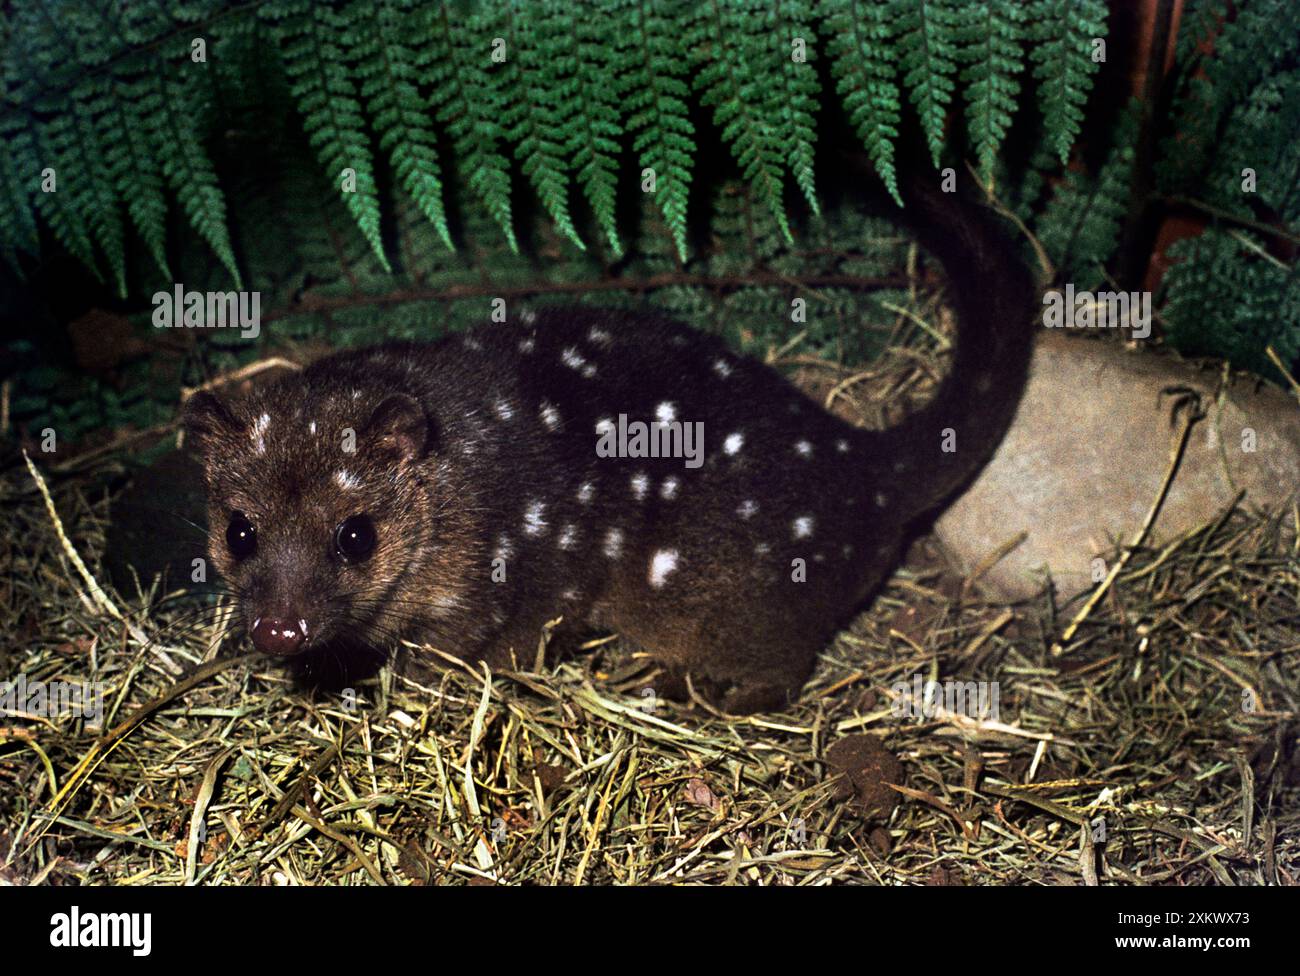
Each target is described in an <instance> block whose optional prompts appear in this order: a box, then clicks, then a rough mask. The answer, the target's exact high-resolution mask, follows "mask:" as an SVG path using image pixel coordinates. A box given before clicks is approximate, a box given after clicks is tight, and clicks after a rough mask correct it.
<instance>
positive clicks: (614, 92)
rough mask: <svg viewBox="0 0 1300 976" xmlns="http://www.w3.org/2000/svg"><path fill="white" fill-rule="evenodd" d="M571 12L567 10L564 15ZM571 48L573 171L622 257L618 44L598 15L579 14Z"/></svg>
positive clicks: (570, 144)
mask: <svg viewBox="0 0 1300 976" xmlns="http://www.w3.org/2000/svg"><path fill="white" fill-rule="evenodd" d="M569 16H570V17H571V16H572V15H569ZM570 31H571V33H570V37H571V53H570V54H569V55H568V57H567V59H566V60H567V61H568V62H569V64H571V65H572V70H573V78H572V79H571V82H570V84H571V86H572V88H573V95H572V97H573V98H574V100H575V106H576V117H575V118H574V120H573V122H572V128H573V137H572V139H571V141H570V143H569V154H570V157H571V159H572V161H573V167H574V169H575V170H576V172H577V177H578V183H579V184H580V185H581V186H582V189H583V192H584V193H585V194H586V197H587V202H588V203H590V204H591V209H592V212H593V213H594V214H595V216H596V223H597V224H598V225H599V226H600V229H601V231H602V232H603V233H604V234H605V239H606V240H608V241H609V247H610V250H611V251H612V252H613V254H614V256H615V257H622V255H623V244H622V242H621V241H620V240H619V236H618V226H617V223H616V221H615V219H614V217H615V213H614V211H615V198H616V195H617V189H618V153H619V145H618V140H619V138H620V137H621V136H622V135H623V126H622V124H621V122H620V120H619V104H618V103H619V92H618V87H617V85H616V84H611V83H610V81H611V79H615V78H617V77H618V76H619V74H620V68H621V66H622V60H623V58H622V54H621V49H620V47H619V46H618V45H617V42H613V43H611V39H610V38H609V37H608V36H607V33H608V24H607V23H606V22H605V21H603V20H602V19H597V18H595V17H587V16H582V15H579V16H578V17H577V18H576V20H572V21H571V25H570Z"/></svg>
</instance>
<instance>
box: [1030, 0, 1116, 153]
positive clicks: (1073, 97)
mask: <svg viewBox="0 0 1300 976" xmlns="http://www.w3.org/2000/svg"><path fill="white" fill-rule="evenodd" d="M1030 17H1031V19H1032V20H1033V21H1034V22H1035V24H1036V27H1037V30H1036V31H1035V34H1034V36H1035V40H1036V41H1037V42H1038V43H1037V44H1036V45H1035V46H1034V47H1033V48H1032V49H1031V51H1030V57H1031V58H1032V59H1033V61H1034V62H1035V67H1034V77H1035V78H1036V79H1038V82H1039V87H1038V102H1039V105H1040V106H1041V108H1042V112H1043V118H1044V119H1045V120H1046V123H1047V140H1048V143H1049V144H1050V145H1051V147H1052V148H1053V149H1054V150H1055V152H1056V155H1057V156H1058V157H1059V158H1060V160H1061V162H1065V161H1066V160H1067V159H1069V157H1070V147H1071V146H1073V145H1074V140H1075V139H1076V138H1077V137H1078V135H1079V131H1080V127H1081V125H1082V123H1083V106H1084V104H1085V103H1086V102H1087V101H1088V93H1089V91H1090V90H1091V88H1092V76H1093V74H1095V73H1096V71H1097V68H1098V65H1097V64H1096V63H1095V62H1094V61H1093V60H1092V43H1093V40H1094V39H1097V38H1104V37H1105V36H1106V5H1105V3H1104V2H1102V0H1037V2H1036V3H1035V4H1034V5H1033V7H1032V8H1031V12H1030Z"/></svg>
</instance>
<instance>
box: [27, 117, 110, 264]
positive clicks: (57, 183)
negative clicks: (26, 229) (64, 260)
mask: <svg viewBox="0 0 1300 976" xmlns="http://www.w3.org/2000/svg"><path fill="white" fill-rule="evenodd" d="M75 125H76V122H75V120H74V118H73V116H72V115H71V114H70V113H64V114H61V115H56V116H54V117H53V118H52V119H50V120H48V121H47V122H46V123H45V125H44V126H38V127H37V130H36V135H35V145H36V152H37V165H38V166H39V169H38V170H37V171H36V172H34V173H29V174H27V179H29V180H30V181H31V182H32V184H33V185H34V186H35V187H36V208H37V210H38V211H40V214H41V216H42V217H44V218H45V222H46V223H47V224H49V226H50V230H52V231H53V232H54V236H55V237H56V238H58V240H59V242H60V243H61V244H63V246H64V247H66V248H67V249H68V251H69V253H71V254H72V256H73V257H75V258H76V259H77V260H78V261H80V262H81V263H82V264H84V265H85V266H86V267H87V268H89V269H90V270H91V272H92V273H93V274H94V275H95V277H96V278H97V279H98V280H100V281H103V280H104V276H103V275H102V274H101V273H100V270H99V265H98V264H97V263H96V261H95V248H94V245H93V244H92V243H91V241H90V236H91V235H90V231H89V229H88V227H87V225H86V218H85V214H86V209H85V208H86V199H85V187H84V185H82V186H80V187H79V186H78V183H77V180H78V176H80V177H81V178H82V179H84V178H85V172H84V170H82V171H81V172H80V173H79V172H78V170H79V167H78V159H77V151H76V136H75V134H74V133H73V131H72V129H73V127H74V126H75ZM47 168H48V169H50V170H52V171H53V176H54V187H55V188H54V189H53V190H48V191H47V190H46V189H45V188H44V187H43V186H42V183H43V182H44V180H43V175H42V174H43V173H44V171H45V170H46V169H47ZM79 197H80V199H78V198H79Z"/></svg>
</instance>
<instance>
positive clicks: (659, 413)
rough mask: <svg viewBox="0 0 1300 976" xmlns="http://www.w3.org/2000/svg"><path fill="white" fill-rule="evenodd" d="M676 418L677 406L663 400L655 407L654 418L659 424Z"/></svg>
mask: <svg viewBox="0 0 1300 976" xmlns="http://www.w3.org/2000/svg"><path fill="white" fill-rule="evenodd" d="M676 419H677V408H676V407H675V406H673V405H672V404H671V403H669V402H668V401H667V400H665V401H664V402H663V403H661V404H659V406H657V407H655V420H657V421H659V423H661V424H671V423H672V422H673V421H674V420H676Z"/></svg>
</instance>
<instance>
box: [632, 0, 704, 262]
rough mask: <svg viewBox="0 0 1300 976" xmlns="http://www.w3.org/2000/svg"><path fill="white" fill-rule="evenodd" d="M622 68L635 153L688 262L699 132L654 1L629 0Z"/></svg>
mask: <svg viewBox="0 0 1300 976" xmlns="http://www.w3.org/2000/svg"><path fill="white" fill-rule="evenodd" d="M623 23H624V25H625V28H626V29H625V30H624V34H623V45H624V49H623V54H624V66H623V74H622V78H621V79H620V89H621V91H622V93H623V96H624V98H625V104H626V107H627V110H628V112H629V115H628V118H627V128H628V131H630V132H633V133H635V135H634V136H633V139H632V150H633V152H635V153H637V156H638V162H639V163H640V165H641V168H642V169H643V170H644V169H649V170H651V171H652V172H653V173H654V178H655V202H656V203H657V204H658V205H659V210H660V212H661V213H662V214H663V215H664V222H665V223H666V224H667V225H668V231H669V233H670V234H672V238H673V243H674V244H675V245H676V248H677V256H678V257H679V258H680V259H681V260H682V261H685V260H686V204H687V199H688V198H689V196H690V184H691V162H692V156H693V155H694V153H695V140H694V138H693V136H694V134H695V127H694V126H693V125H691V120H690V116H689V113H688V109H687V106H686V99H687V98H688V97H689V96H690V89H689V88H688V87H687V86H686V83H685V82H684V81H682V75H684V74H685V73H686V65H685V63H684V61H683V59H682V58H680V57H679V56H678V55H679V51H678V48H677V37H676V35H675V32H674V30H673V27H674V21H673V20H671V19H670V18H669V16H668V15H667V14H666V13H665V6H664V4H662V3H659V2H654V0H626V5H625V19H624V21H623Z"/></svg>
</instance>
